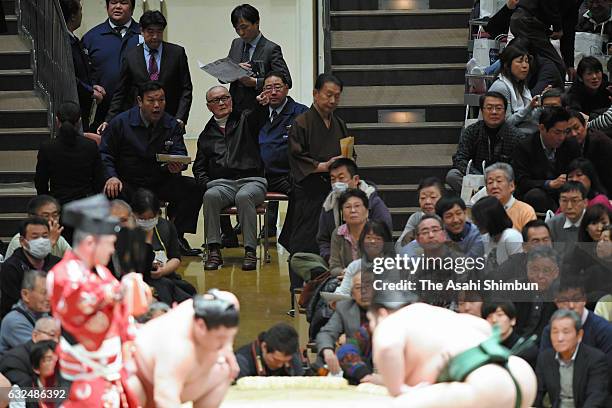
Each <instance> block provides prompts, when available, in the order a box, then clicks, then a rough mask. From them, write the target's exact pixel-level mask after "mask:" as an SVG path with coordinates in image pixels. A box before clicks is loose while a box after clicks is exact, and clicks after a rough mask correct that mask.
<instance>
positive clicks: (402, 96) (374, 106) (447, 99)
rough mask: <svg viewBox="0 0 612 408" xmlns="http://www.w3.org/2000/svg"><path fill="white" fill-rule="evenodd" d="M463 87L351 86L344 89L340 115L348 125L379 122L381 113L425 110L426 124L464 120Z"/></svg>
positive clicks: (339, 110)
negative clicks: (392, 110)
mask: <svg viewBox="0 0 612 408" xmlns="http://www.w3.org/2000/svg"><path fill="white" fill-rule="evenodd" d="M463 96H464V86H463V85H413V86H405V85H402V86H351V87H346V88H344V91H343V92H342V98H341V100H340V107H339V108H338V115H339V116H340V117H341V118H343V119H344V120H345V121H346V122H348V123H353V122H379V121H380V120H379V113H380V112H379V111H380V110H387V109H398V110H403V109H405V108H408V109H424V111H425V120H424V121H425V122H456V121H460V120H463V118H464V116H465V106H464V105H463Z"/></svg>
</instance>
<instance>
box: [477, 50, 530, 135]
mask: <svg viewBox="0 0 612 408" xmlns="http://www.w3.org/2000/svg"><path fill="white" fill-rule="evenodd" d="M500 60H501V63H502V69H501V73H500V74H499V77H498V79H497V80H496V81H495V82H493V84H492V85H491V87H490V88H489V92H497V93H500V94H501V95H503V97H504V99H505V100H506V101H507V102H508V105H507V107H506V122H507V123H508V125H510V126H514V127H516V128H517V130H518V131H519V132H521V133H522V134H524V135H530V134H532V133H533V132H535V131H536V130H537V126H538V123H537V120H536V119H535V116H534V113H535V112H534V109H535V108H537V106H538V99H537V98H532V97H531V92H530V91H529V88H528V87H527V84H526V80H527V75H529V64H530V56H529V53H528V51H527V50H525V49H524V48H520V47H517V46H508V47H506V48H505V49H504V51H502V53H501V55H500Z"/></svg>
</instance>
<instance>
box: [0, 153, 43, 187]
mask: <svg viewBox="0 0 612 408" xmlns="http://www.w3.org/2000/svg"><path fill="white" fill-rule="evenodd" d="M37 154H38V152H37V151H36V150H4V151H0V172H8V171H17V172H35V171H36V156H37ZM0 182H1V180H0Z"/></svg>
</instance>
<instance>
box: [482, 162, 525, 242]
mask: <svg viewBox="0 0 612 408" xmlns="http://www.w3.org/2000/svg"><path fill="white" fill-rule="evenodd" d="M485 183H486V187H487V194H488V195H491V196H493V197H495V198H497V199H498V200H499V202H500V203H502V205H503V206H504V209H505V210H506V213H507V214H508V217H510V219H511V220H512V227H513V228H514V229H516V230H518V231H521V230H522V229H523V227H524V226H525V224H527V223H528V222H529V221H533V220H535V219H536V213H535V211H534V209H533V207H532V206H530V205H529V204H527V203H524V202H522V201H520V200H517V199H516V198H514V196H513V195H512V193H514V171H513V170H512V166H510V165H509V164H507V163H495V164H492V165H490V166H489V167H487V168H486V169H485Z"/></svg>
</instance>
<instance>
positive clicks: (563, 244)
mask: <svg viewBox="0 0 612 408" xmlns="http://www.w3.org/2000/svg"><path fill="white" fill-rule="evenodd" d="M586 207H587V199H586V188H584V186H583V185H582V184H581V183H579V182H577V181H568V182H566V183H565V184H564V185H562V186H561V188H560V189H559V209H560V210H561V213H560V214H557V215H555V216H554V217H552V218H551V219H549V220H548V221H547V222H546V224H548V227H549V228H550V235H551V237H552V240H553V242H554V243H555V248H556V249H557V250H558V251H559V253H565V251H566V250H571V249H572V247H573V244H574V243H576V241H578V229H579V228H580V222H581V221H582V217H583V216H584V212H585V211H586Z"/></svg>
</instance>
